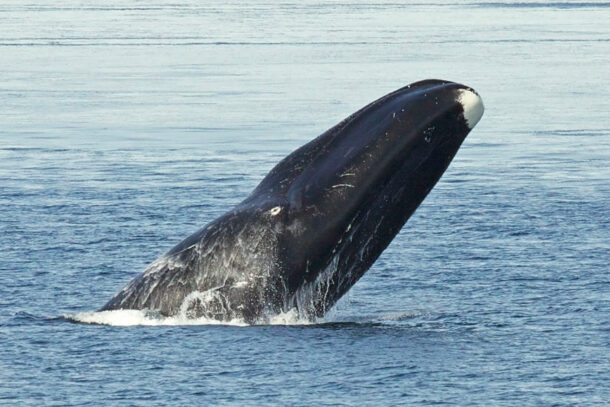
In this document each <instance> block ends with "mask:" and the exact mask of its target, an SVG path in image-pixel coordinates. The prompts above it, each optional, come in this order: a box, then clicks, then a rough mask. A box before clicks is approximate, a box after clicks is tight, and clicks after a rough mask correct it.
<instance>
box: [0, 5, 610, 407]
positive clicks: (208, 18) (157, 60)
mask: <svg viewBox="0 0 610 407" xmlns="http://www.w3.org/2000/svg"><path fill="white" fill-rule="evenodd" d="M609 22H610V3H608V2H603V1H589V2H576V1H556V2H545V1H524V2H512V1H511V2H503V1H494V0H492V1H483V2H476V1H467V2H466V1H432V2H429V1H421V2H417V3H415V2H401V1H396V0H390V1H375V2H373V1H363V0H350V1H349V2H335V1H326V0H305V1H298V2H296V1H293V2H285V1H235V0H226V1H209V2H204V1H195V0H180V1H178V0H149V1H127V0H124V1H119V0H109V1H104V2H99V1H98V2H94V1H55V2H53V1H37V2H31V1H24V0H0V405H2V406H5V405H6V406H67V405H69V406H97V405H112V406H115V405H116V406H167V405H198V406H216V405H222V406H245V405H252V406H259V405H272V406H309V405H323V406H398V405H409V406H429V405H451V406H455V405H458V406H496V405H498V406H564V405H565V406H568V405H578V406H596V405H598V406H603V405H609V403H610V401H609V400H610V266H609V264H610V166H609V162H610V24H609ZM426 78H441V79H448V80H453V81H457V82H462V83H465V84H467V85H470V86H472V87H473V88H475V89H476V90H477V91H478V92H479V93H480V95H481V96H482V98H483V100H484V103H485V105H486V112H485V115H484V116H483V119H482V120H481V122H480V123H479V124H478V126H477V127H476V128H475V129H474V130H473V132H472V133H471V134H470V135H469V136H468V138H467V139H466V142H465V143H464V145H463V147H462V149H461V150H460V152H459V153H458V155H457V156H456V158H455V160H454V161H453V163H452V165H451V166H450V168H449V169H448V171H447V172H446V173H445V175H444V176H443V178H442V179H441V181H440V182H439V183H438V185H437V186H436V188H435V189H434V190H433V191H432V193H431V194H430V195H429V196H428V198H427V199H426V200H425V201H424V203H423V204H422V205H421V207H420V208H419V209H418V211H417V212H416V213H415V214H414V215H413V217H412V218H411V219H410V220H409V222H408V223H407V224H406V226H405V227H404V229H403V230H402V232H401V233H400V234H399V235H398V236H397V237H396V238H395V239H394V241H393V243H392V244H391V245H390V247H389V248H388V249H387V250H386V251H385V252H384V253H383V255H382V256H381V257H380V258H379V260H378V261H377V262H376V264H375V265H374V266H373V267H372V268H371V269H370V270H369V271H368V273H367V274H365V276H364V277H363V278H362V279H361V280H360V281H359V282H358V283H357V284H356V285H355V286H354V287H353V289H352V290H351V291H350V292H349V294H348V295H347V296H346V297H345V298H344V299H342V300H341V301H340V302H339V304H338V305H337V306H336V307H335V309H333V310H332V311H331V312H330V313H329V314H328V315H327V316H326V317H325V318H324V319H322V320H319V321H315V322H310V321H303V320H299V319H297V318H295V317H294V316H291V315H282V316H279V317H277V318H276V319H274V320H273V321H272V322H273V323H272V324H270V325H265V326H247V325H245V324H243V323H240V322H239V321H236V322H234V323H231V324H224V325H222V324H214V323H212V321H205V320H199V321H192V320H187V319H184V318H173V319H171V318H170V319H158V318H154V317H151V316H149V315H147V314H145V313H141V312H137V311H135V312H117V313H114V314H112V315H101V314H96V313H95V310H97V309H98V308H99V307H100V306H101V305H103V304H104V303H105V302H106V301H108V300H109V299H110V298H111V297H112V296H113V295H114V294H115V293H116V292H117V291H118V290H119V289H120V288H122V287H123V286H124V285H125V284H126V283H127V282H128V281H129V280H130V279H131V278H132V277H134V276H135V275H136V274H137V273H138V272H140V271H141V270H143V269H144V268H145V267H146V265H147V264H148V263H150V262H152V261H153V260H154V259H155V258H157V257H158V256H159V255H161V254H162V253H164V252H165V251H167V250H168V249H170V248H171V247H173V246H174V245H175V244H176V243H177V242H179V241H180V240H182V239H183V238H184V237H186V236H188V235H189V234H190V233H192V232H194V231H195V230H197V229H199V228H200V227H201V226H203V225H205V224H206V223H207V222H209V221H211V220H212V219H214V218H215V217H217V216H218V215H220V214H222V213H224V212H225V211H227V210H228V209H230V208H231V207H232V206H233V205H235V204H237V203H238V202H240V201H241V200H242V199H243V198H245V197H246V196H247V195H248V193H249V192H250V191H251V190H252V189H253V188H254V187H255V186H256V185H257V183H258V182H259V180H260V179H261V178H262V177H263V176H264V175H265V174H266V173H267V172H268V171H269V170H270V169H271V168H272V167H273V165H274V164H275V163H276V162H278V161H279V160H280V159H281V158H282V157H284V156H285V155H286V154H288V153H289V152H290V151H292V150H293V149H295V148H297V147H299V146H300V145H302V144H304V143H305V142H307V141H309V140H310V139H312V138H313V137H315V136H317V135H318V134H320V133H322V132H323V131H324V130H326V129H327V128H329V127H331V126H332V125H334V124H336V123H337V122H339V121H340V120H341V119H343V118H344V117H346V116H348V115H349V114H351V113H352V112H354V111H355V110H357V109H358V108H360V107H362V106H363V105H365V104H367V103H368V102H370V101H372V100H374V99H376V98H378V97H380V96H382V95H384V94H386V93H388V92H390V91H392V90H394V89H397V88H399V87H402V86H404V85H406V84H408V83H411V82H414V81H417V80H421V79H426Z"/></svg>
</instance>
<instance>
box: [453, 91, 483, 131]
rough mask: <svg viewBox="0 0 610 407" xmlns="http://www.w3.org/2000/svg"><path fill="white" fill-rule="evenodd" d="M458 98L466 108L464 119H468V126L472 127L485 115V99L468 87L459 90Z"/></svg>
mask: <svg viewBox="0 0 610 407" xmlns="http://www.w3.org/2000/svg"><path fill="white" fill-rule="evenodd" d="M457 100H458V102H460V103H461V105H462V107H463V108H464V120H466V124H467V125H468V128H470V129H472V128H473V127H474V126H475V125H476V124H477V123H478V122H479V120H481V117H482V116H483V111H484V110H485V107H484V106H483V100H482V99H481V97H480V96H479V95H477V94H476V93H474V92H473V91H470V90H466V89H460V90H459V91H458V98H457Z"/></svg>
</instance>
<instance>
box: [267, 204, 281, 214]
mask: <svg viewBox="0 0 610 407" xmlns="http://www.w3.org/2000/svg"><path fill="white" fill-rule="evenodd" d="M281 211H282V207H281V206H276V207H273V208H271V209H270V210H269V214H270V215H271V216H275V215H277V214H278V213H280V212H281Z"/></svg>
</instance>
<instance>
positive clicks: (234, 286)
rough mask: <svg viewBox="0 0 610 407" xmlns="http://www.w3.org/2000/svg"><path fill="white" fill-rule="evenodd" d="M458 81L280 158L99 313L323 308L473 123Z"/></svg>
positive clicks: (351, 120) (219, 315) (427, 86)
mask: <svg viewBox="0 0 610 407" xmlns="http://www.w3.org/2000/svg"><path fill="white" fill-rule="evenodd" d="M465 89H466V90H471V89H470V88H468V87H466V86H464V85H460V84H456V83H452V82H446V81H439V80H426V81H422V82H417V83H414V84H411V85H409V86H407V87H404V88H401V89H399V90H397V91H395V92H393V93H390V94H388V95H386V96H384V97H382V98H381V99H379V100H377V101H375V102H373V103H371V104H369V105H368V106H366V107H364V108H362V109H361V110H359V111H358V112H356V113H354V114H353V115H351V116H350V117H348V118H347V119H345V120H343V121H342V122H341V123H339V124H338V125H336V126H335V127H333V128H331V129H329V130H328V131H326V132H325V133H323V134H322V135H320V136H319V137H317V138H316V139H314V140H312V141H311V142H309V143H307V144H306V145H304V146H302V147H301V148H299V149H297V150H296V151H294V152H293V153H291V154H290V155H288V156H287V157H286V158H284V159H283V160H282V161H281V162H280V163H278V164H277V165H276V166H275V167H274V168H273V169H272V170H271V171H270V172H269V174H268V175H267V176H266V177H265V178H264V179H263V180H262V182H261V183H260V184H259V185H258V186H257V187H256V189H255V190H254V191H253V192H252V193H251V194H250V196H248V197H247V198H246V199H245V200H244V201H243V202H242V203H240V204H239V205H238V206H237V207H235V208H234V209H232V210H231V211H229V212H228V213H226V214H225V215H223V216H221V217H220V218H218V219H216V220H215V221H213V222H212V223H210V224H209V225H207V226H205V227H204V228H202V229H201V230H199V231H198V232H196V233H195V234H193V235H191V236H190V237H188V238H187V239H185V240H184V241H183V242H181V243H179V244H178V245H177V246H176V247H174V248H173V249H172V250H170V251H169V252H168V253H167V254H166V255H164V257H162V259H165V260H163V261H161V262H160V263H159V264H157V265H155V264H153V265H151V266H149V269H147V270H145V271H144V272H143V273H142V274H141V275H140V276H138V277H136V278H135V279H134V280H133V281H132V282H131V283H130V285H129V286H127V287H126V289H124V290H123V291H121V292H119V293H118V294H117V295H116V296H115V297H114V298H113V299H111V300H110V301H109V302H108V303H107V304H106V305H105V306H104V307H103V308H102V310H112V309H151V310H155V311H157V312H159V313H161V314H163V315H174V314H176V313H178V312H179V311H180V310H181V306H182V311H183V312H184V311H186V312H187V313H188V315H192V316H200V315H205V316H207V317H211V318H215V319H220V320H229V319H232V318H243V319H245V320H246V321H248V322H265V321H266V318H267V317H268V316H269V315H273V314H277V313H279V312H282V311H288V310H289V309H291V308H297V309H298V311H299V312H300V313H301V314H302V315H304V316H306V317H309V318H315V317H319V316H322V315H324V313H325V312H326V311H327V310H328V309H329V308H330V307H332V305H333V304H335V302H336V301H337V300H338V299H339V298H340V297H341V296H342V295H343V294H345V293H346V292H347V291H348V290H349V288H350V287H351V286H352V285H353V284H355V283H356V281H358V279H359V278H360V277H361V276H362V275H363V274H364V273H365V272H366V270H368V269H369V268H370V266H371V265H372V264H373V263H374V262H375V260H376V259H377V258H378V257H379V255H380V254H381V253H382V252H383V250H384V249H385V248H386V247H387V246H388V244H389V243H390V242H391V241H392V239H393V238H394V236H396V234H397V233H398V232H399V231H400V229H401V228H402V226H403V225H404V224H405V222H406V221H407V219H408V218H409V217H410V216H411V215H412V214H413V212H414V211H415V210H416V209H417V207H418V206H419V204H420V203H421V202H422V201H423V199H424V198H425V197H426V195H427V194H428V193H429V192H430V190H431V189H432V187H433V186H434V185H435V184H436V182H437V181H438V180H439V178H440V177H441V175H442V174H443V173H444V171H445V170H446V169H447V167H448V165H449V163H450V162H451V160H452V159H453V157H454V156H455V154H456V153H457V151H458V149H459V147H460V145H461V144H462V142H463V141H464V139H465V137H466V135H467V134H468V132H469V131H470V129H469V127H468V125H467V123H466V121H465V119H464V115H463V113H464V112H463V107H462V105H461V104H460V103H459V102H458V101H457V96H458V92H459V91H460V90H465ZM167 259H169V260H167ZM148 270H153V271H154V272H153V273H150V272H149V273H147V271H148ZM329 270H332V271H333V272H329ZM325 271H326V272H327V274H323V275H324V276H325V278H323V279H320V278H319V276H320V275H321V273H324V272H325ZM208 290H212V291H213V292H214V293H215V296H214V298H213V299H212V300H210V301H209V302H207V303H205V304H204V302H205V301H204V300H202V299H195V300H192V301H190V302H188V301H187V302H188V304H186V303H185V301H184V299H185V297H186V296H187V295H189V294H190V293H192V292H193V291H200V292H205V291H208ZM306 292H308V293H309V295H304V293H306ZM185 304H186V305H185Z"/></svg>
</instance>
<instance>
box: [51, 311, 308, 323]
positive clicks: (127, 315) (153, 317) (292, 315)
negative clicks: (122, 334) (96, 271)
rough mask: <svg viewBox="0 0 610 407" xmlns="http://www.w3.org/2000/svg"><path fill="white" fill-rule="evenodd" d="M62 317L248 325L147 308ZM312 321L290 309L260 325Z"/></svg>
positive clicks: (237, 321)
mask: <svg viewBox="0 0 610 407" xmlns="http://www.w3.org/2000/svg"><path fill="white" fill-rule="evenodd" d="M63 317H64V318H65V319H67V320H69V321H73V322H79V323H83V324H92V325H110V326H137V325H142V326H180V325H227V326H250V325H251V324H248V323H246V322H245V321H244V320H241V319H233V320H230V321H219V320H216V319H211V318H205V317H201V318H189V317H188V316H186V315H182V314H179V315H176V316H171V317H166V316H163V315H161V314H159V313H156V312H152V311H148V310H112V311H90V312H78V313H75V314H64V315H63ZM311 324H314V322H312V321H309V320H306V319H303V318H300V317H299V314H298V312H297V311H296V310H291V311H288V312H284V313H281V314H278V315H273V316H270V317H268V319H267V320H266V321H264V322H263V323H262V324H261V325H311Z"/></svg>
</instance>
